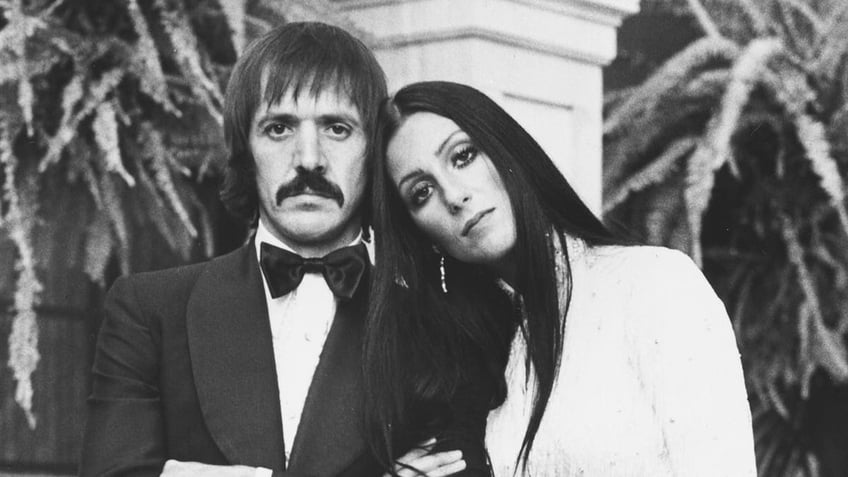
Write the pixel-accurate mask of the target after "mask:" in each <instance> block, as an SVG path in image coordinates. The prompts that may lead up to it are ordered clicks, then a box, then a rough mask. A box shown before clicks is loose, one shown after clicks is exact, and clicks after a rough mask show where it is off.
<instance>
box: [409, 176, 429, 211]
mask: <svg viewBox="0 0 848 477" xmlns="http://www.w3.org/2000/svg"><path fill="white" fill-rule="evenodd" d="M432 194H433V186H432V185H430V184H428V183H426V182H425V183H422V184H419V185H417V186H415V188H413V189H412V192H411V193H410V194H409V196H410V202H411V203H412V205H413V206H415V207H420V206H422V205H424V203H425V202H427V199H429V198H430V196H431V195H432Z"/></svg>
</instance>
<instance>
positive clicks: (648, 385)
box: [365, 82, 756, 476]
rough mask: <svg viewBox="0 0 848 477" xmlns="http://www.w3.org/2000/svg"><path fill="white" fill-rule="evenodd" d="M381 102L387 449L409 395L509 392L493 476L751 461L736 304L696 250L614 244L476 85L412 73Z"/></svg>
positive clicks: (492, 444) (373, 386)
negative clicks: (413, 80) (703, 268)
mask: <svg viewBox="0 0 848 477" xmlns="http://www.w3.org/2000/svg"><path fill="white" fill-rule="evenodd" d="M383 116H384V123H385V124H384V130H383V138H382V144H383V146H384V153H385V154H384V157H383V159H384V162H383V163H382V164H381V165H379V166H378V167H377V168H375V169H376V170H375V174H374V195H375V196H374V199H375V200H374V204H375V210H374V214H375V217H374V226H375V231H376V234H377V235H376V236H377V237H378V238H379V240H378V241H377V242H376V245H377V247H376V255H377V256H376V260H375V262H376V271H375V284H374V289H373V292H374V294H375V296H374V297H372V300H371V303H372V307H371V310H370V312H369V320H370V323H369V327H368V332H367V333H368V336H367V338H366V342H365V352H366V356H365V372H366V381H367V382H366V386H367V387H369V393H370V395H369V396H368V397H369V405H370V406H371V409H370V412H369V416H370V417H371V422H372V423H374V429H373V430H372V432H373V436H376V437H373V439H374V441H375V442H377V444H375V445H376V446H377V447H378V448H379V447H380V442H382V443H384V444H386V443H388V444H389V446H390V444H391V440H392V437H390V427H391V425H392V423H394V422H400V421H404V420H408V416H407V415H406V412H405V410H406V409H410V407H409V405H408V404H409V403H411V402H417V401H421V400H423V401H425V402H434V401H440V400H441V401H442V402H447V403H451V402H463V403H465V406H466V407H465V408H462V409H479V408H480V407H487V408H488V407H491V408H494V410H492V412H491V413H489V415H488V423H487V427H486V437H485V444H486V447H487V449H488V452H489V455H490V457H491V464H492V468H493V470H494V473H495V475H497V476H509V475H515V473H516V472H518V473H523V474H526V475H565V476H571V475H574V476H577V475H581V476H582V475H585V476H666V475H668V476H671V475H674V476H678V475H679V476H697V475H710V476H716V475H723V476H754V475H756V471H755V468H754V454H753V439H752V432H751V416H750V410H749V407H748V402H747V397H746V392H745V387H744V383H743V379H742V370H741V365H740V360H739V354H738V351H737V348H736V343H735V340H734V336H733V333H732V329H731V326H730V321H729V319H728V316H727V313H726V311H725V309H724V306H723V304H722V303H721V301H720V300H719V299H718V298H717V297H716V295H715V293H714V292H713V291H712V289H711V288H710V286H709V284H708V283H707V281H706V280H705V279H704V277H703V275H702V274H701V273H700V271H699V270H698V268H697V267H696V266H695V265H694V264H693V263H692V262H691V261H690V260H689V259H688V258H687V257H686V256H685V255H683V254H681V253H679V252H675V251H672V250H669V249H665V248H660V247H645V246H623V245H616V240H615V238H614V237H613V236H612V235H611V234H610V233H609V232H608V231H607V230H606V228H605V227H604V226H603V225H602V224H601V223H600V222H599V221H598V220H597V219H596V218H595V216H594V215H593V214H592V213H591V212H590V211H589V210H588V209H587V207H586V206H585V205H584V204H583V203H582V202H581V201H580V199H579V198H578V196H577V195H576V194H575V192H574V190H573V189H572V188H571V187H570V185H569V184H568V182H567V181H566V180H565V179H564V178H563V177H562V176H561V174H560V173H559V171H558V170H557V169H556V167H555V166H554V164H553V163H552V162H551V160H550V159H549V158H548V157H547V155H546V154H545V153H544V152H543V151H542V149H541V148H540V147H539V145H538V144H537V143H536V142H535V141H534V140H533V139H532V138H531V137H530V136H529V135H528V134H527V133H526V132H525V131H524V130H523V129H522V128H521V126H519V125H518V124H517V123H516V122H515V121H514V120H513V119H512V118H511V117H510V116H509V115H508V114H506V113H505V112H504V111H503V110H502V109H501V108H500V107H498V106H497V105H496V104H495V103H494V102H493V101H491V100H490V99H489V98H487V97H486V96H485V95H483V94H482V93H480V92H478V91H476V90H474V89H472V88H470V87H468V86H463V85H459V84H454V83H447V82H426V83H417V84H413V85H410V86H407V87H405V88H403V89H401V90H400V91H398V92H397V94H396V95H395V96H394V97H393V98H392V99H391V100H390V101H389V102H388V104H387V105H386V107H385V108H384V111H383ZM495 287H498V289H502V290H503V292H498V291H494V290H493V288H495ZM504 296H506V297H508V299H509V300H510V302H511V303H512V304H513V305H514V306H512V307H510V306H504V305H503V301H502V299H503V297H504ZM504 311H507V312H506V313H504ZM431 361H432V362H434V363H435V365H433V366H432V367H428V366H427V365H426V363H429V362H431ZM466 369H474V370H475V372H474V373H471V372H466V373H463V372H462V371H463V370H466ZM408 382H411V383H413V385H412V386H411V387H410V386H408V385H405V384H404V383H408ZM387 383H388V384H387ZM469 390H471V391H470V392H469ZM475 390H476V391H477V393H476V394H475ZM468 395H471V396H473V397H474V398H475V399H476V401H475V400H474V399H471V400H469V399H464V398H462V396H468ZM386 409H388V410H386ZM465 424H466V425H467V426H468V429H471V431H470V432H472V433H473V432H474V429H476V428H475V426H482V425H483V424H482V423H481V422H480V419H479V418H476V419H469V420H468V421H467V422H466V423H465ZM412 461H414V459H413V460H412Z"/></svg>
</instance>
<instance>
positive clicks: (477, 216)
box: [462, 207, 495, 237]
mask: <svg viewBox="0 0 848 477" xmlns="http://www.w3.org/2000/svg"><path fill="white" fill-rule="evenodd" d="M493 210H495V208H494V207H492V208H491V209H486V210H483V211H480V212H477V213H476V214H474V217H471V218H470V219H468V222H465V227H463V228H462V236H463V237H465V236H466V235H468V232H471V229H472V228H474V226H475V225H477V223H478V222H480V220H481V219H482V218H483V217H485V216H486V214H488V213H489V212H492V211H493Z"/></svg>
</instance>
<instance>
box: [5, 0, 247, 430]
mask: <svg viewBox="0 0 848 477" xmlns="http://www.w3.org/2000/svg"><path fill="white" fill-rule="evenodd" d="M244 5H245V2H239V1H223V0H191V1H181V0H149V1H139V0H118V1H114V2H94V1H86V0H64V1H63V0H0V12H1V13H2V18H0V164H2V172H0V179H2V184H3V189H2V203H0V205H2V207H0V234H2V237H6V238H8V239H11V242H12V243H13V245H14V247H13V249H14V250H15V251H16V255H17V261H16V263H17V266H16V270H17V272H16V284H15V294H14V300H13V304H12V307H13V314H14V321H13V326H12V333H11V335H10V336H9V363H8V364H9V366H10V367H11V368H12V370H13V372H14V377H15V379H16V381H17V389H16V394H15V397H16V401H17V402H18V403H19V404H20V405H21V407H22V408H23V409H24V411H25V412H26V413H27V417H28V420H29V424H30V426H31V427H34V426H35V416H34V415H33V413H32V411H31V410H32V394H33V391H32V385H31V382H30V376H31V374H32V372H33V371H34V370H35V368H36V366H37V364H38V360H39V354H38V347H37V344H38V328H37V326H36V312H35V311H36V307H37V305H38V303H39V296H40V293H41V289H42V285H41V282H40V280H39V273H41V271H42V270H44V269H48V270H49V269H50V268H51V267H55V266H57V265H58V266H61V264H47V263H42V262H41V261H40V257H39V250H37V249H36V248H35V245H34V244H35V243H36V242H37V240H36V239H37V238H38V236H39V234H40V233H42V232H43V230H42V229H43V227H42V225H43V224H41V223H40V220H39V217H43V216H50V215H51V213H52V212H53V211H54V210H58V209H57V208H58V207H60V206H61V205H62V204H56V203H55V201H53V200H52V199H53V198H55V197H57V196H59V194H57V193H56V190H57V189H70V190H74V191H78V193H76V195H72V197H74V200H75V201H79V202H80V204H81V205H80V207H82V209H85V210H86V211H87V213H84V214H80V223H79V224H78V226H79V228H80V231H79V233H82V234H84V235H85V240H84V245H83V246H82V247H81V248H80V250H72V251H69V252H68V253H69V255H72V256H74V255H76V256H78V262H80V263H81V264H82V269H83V270H84V271H85V273H86V274H87V276H88V277H89V278H90V280H91V281H92V282H94V283H97V284H99V285H101V286H103V285H104V282H105V280H106V277H107V270H108V267H110V265H111V264H113V263H116V262H117V266H118V268H119V271H120V273H127V272H129V271H130V270H131V268H132V267H133V263H134V261H133V256H134V254H135V251H134V241H135V240H136V237H137V236H138V234H139V233H141V231H144V230H149V229H152V230H155V231H156V232H157V233H158V234H159V235H160V236H161V238H162V240H163V241H164V242H165V243H167V245H168V246H169V248H170V249H171V250H172V252H173V253H174V254H176V256H178V257H180V259H181V260H189V259H191V258H192V257H198V256H208V255H210V254H211V253H212V252H213V251H214V248H215V244H214V243H213V241H212V233H211V231H210V226H209V223H210V218H209V213H208V211H207V210H206V209H205V208H204V207H203V204H202V198H201V197H200V196H199V194H198V192H197V184H198V183H199V182H200V181H202V180H204V179H205V178H206V177H207V176H209V175H210V174H211V173H214V172H215V171H216V170H217V169H218V166H219V164H220V162H221V157H222V151H223V150H224V148H223V141H222V132H221V105H222V93H221V89H222V86H223V85H224V84H225V82H226V79H227V76H228V72H229V68H230V66H231V65H232V63H233V61H234V60H235V57H236V54H237V52H238V51H239V49H240V48H241V47H242V45H243V44H244V28H242V26H243V24H244V18H243V17H244ZM222 33H223V34H222ZM53 215H55V214H53ZM63 233H64V234H66V233H70V232H69V231H60V232H59V234H60V235H61V234H63Z"/></svg>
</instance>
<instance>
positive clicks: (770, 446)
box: [604, 0, 848, 476]
mask: <svg viewBox="0 0 848 477" xmlns="http://www.w3.org/2000/svg"><path fill="white" fill-rule="evenodd" d="M648 3H649V4H650V5H651V8H663V2H658V1H655V2H648ZM666 8H669V9H671V10H673V11H677V12H683V9H685V11H687V12H689V14H691V16H692V17H693V18H694V19H695V20H696V21H697V23H698V25H700V26H701V28H702V30H703V31H704V33H705V35H704V37H702V38H701V39H698V40H696V41H694V42H693V43H691V44H690V45H688V46H687V47H686V48H685V49H684V50H683V51H681V52H679V53H677V54H676V55H675V56H673V57H672V58H670V59H669V60H667V61H666V62H665V63H664V64H663V65H662V66H661V67H660V68H659V69H658V70H657V71H656V72H655V73H653V74H652V76H651V77H649V78H648V79H647V80H646V81H645V82H644V83H642V84H641V85H639V86H638V87H635V88H632V89H631V90H628V91H624V92H620V93H616V94H611V95H610V96H609V97H608V101H607V105H606V109H607V111H606V117H607V119H606V123H605V127H604V155H605V176H604V184H605V191H604V195H605V205H604V211H605V215H606V219H607V220H608V221H609V222H617V223H621V224H623V225H625V226H627V227H628V228H630V229H631V230H636V231H638V233H639V234H641V235H642V236H643V238H644V239H645V240H646V241H648V242H650V243H654V244H664V245H668V246H672V247H675V248H679V249H683V250H686V251H688V252H689V253H690V254H691V255H692V257H693V258H694V259H695V260H696V261H698V262H700V263H702V264H703V266H704V269H705V272H706V273H707V275H708V277H709V278H710V280H711V281H712V283H713V284H714V285H715V286H716V288H717V289H718V291H719V293H720V294H721V295H722V298H723V299H724V301H725V303H726V304H727V306H728V310H729V311H730V314H731V316H732V319H733V323H734V327H735V329H736V333H737V339H738V340H739V343H740V347H741V349H742V355H743V364H744V366H745V372H746V377H747V380H748V386H749V390H750V391H751V394H752V401H753V403H752V404H753V406H754V418H755V428H756V429H757V432H756V445H757V455H758V466H759V469H760V473H761V475H769V476H772V475H818V468H819V459H818V457H817V456H816V455H815V453H814V452H813V451H812V450H811V449H810V448H808V447H804V446H802V445H799V444H798V443H797V439H796V438H797V437H798V436H797V435H792V434H793V433H797V431H798V429H799V427H800V426H801V425H802V424H801V423H802V422H803V419H804V416H803V415H802V409H803V405H804V402H806V401H807V400H809V398H810V396H811V393H815V392H816V387H815V384H814V383H815V382H816V381H815V380H814V377H815V376H826V377H827V379H829V380H831V381H833V382H837V383H845V382H848V346H846V331H848V314H847V313H846V311H848V213H846V207H845V192H846V187H845V177H846V174H848V169H846V168H848V129H846V126H848V42H846V41H845V38H848V4H846V3H845V2H844V1H843V0H807V1H804V0H733V1H730V0H712V1H705V2H704V3H701V2H699V1H698V0H689V1H688V2H686V3H685V4H684V3H683V2H682V1H679V0H675V1H673V2H668V3H667V4H666ZM776 421H777V422H778V423H777V424H775V422H776ZM775 426H776V427H775ZM766 427H768V428H769V429H768V430H766ZM776 429H783V432H777V431H776Z"/></svg>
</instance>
